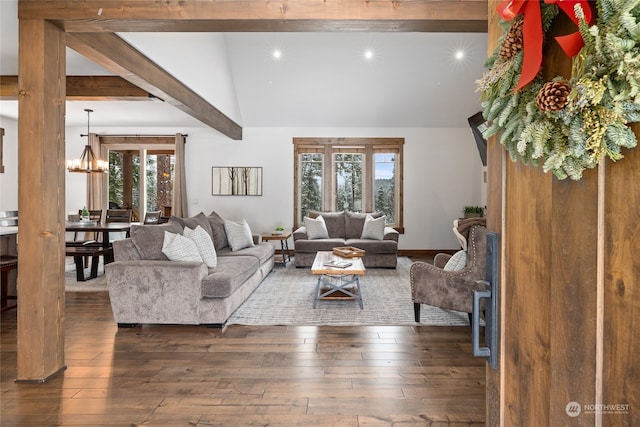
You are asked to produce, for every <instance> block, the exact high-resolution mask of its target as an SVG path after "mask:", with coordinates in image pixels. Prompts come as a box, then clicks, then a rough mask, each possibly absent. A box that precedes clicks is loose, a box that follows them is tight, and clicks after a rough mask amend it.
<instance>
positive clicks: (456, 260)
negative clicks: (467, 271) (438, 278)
mask: <svg viewBox="0 0 640 427" xmlns="http://www.w3.org/2000/svg"><path fill="white" fill-rule="evenodd" d="M466 266H467V253H466V252H465V251H458V252H456V253H455V254H453V256H452V257H451V258H449V261H447V263H446V264H445V266H444V267H443V268H442V269H443V270H444V271H460V270H462V269H463V268H465V267H466Z"/></svg>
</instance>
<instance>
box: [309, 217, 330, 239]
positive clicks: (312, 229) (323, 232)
mask: <svg viewBox="0 0 640 427" xmlns="http://www.w3.org/2000/svg"><path fill="white" fill-rule="evenodd" d="M304 226H305V228H306V229H307V237H308V238H309V240H314V239H328V238H329V232H328V231H327V224H325V222H324V218H322V215H320V216H318V217H316V218H310V217H308V216H305V217H304Z"/></svg>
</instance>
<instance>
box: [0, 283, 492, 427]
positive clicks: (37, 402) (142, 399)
mask: <svg viewBox="0 0 640 427" xmlns="http://www.w3.org/2000/svg"><path fill="white" fill-rule="evenodd" d="M66 295H67V300H66V317H65V328H66V339H65V343H66V344H65V347H66V350H65V359H66V364H67V369H66V370H65V371H64V372H63V373H62V374H60V375H59V376H57V377H54V378H53V379H51V380H50V381H48V382H46V383H44V384H23V383H16V382H15V381H14V380H15V377H16V357H17V355H16V311H15V310H11V311H7V312H4V313H2V315H1V320H2V325H1V336H0V344H1V359H0V361H1V363H2V365H1V369H0V379H1V389H0V391H1V394H0V400H1V413H0V420H1V425H2V426H58V425H65V426H66V425H76V426H77V425H84V426H107V425H120V426H137V425H150V426H158V425H161V426H163V425H164V426H166V425H172V426H173V425H175V426H255V425H261V426H267V425H269V426H305V427H309V426H358V427H369V426H376V427H377V426H405V425H421V426H445V425H449V426H482V425H484V419H485V379H484V378H485V374H484V362H483V361H482V360H480V359H477V358H474V357H472V356H471V344H470V331H469V328H467V327H413V326H403V327H394V326H385V327H379V326H376V327H373V326H371V327H328V326H326V327H288V326H272V327H246V326H237V325H236V326H229V327H227V328H226V329H224V330H221V329H212V328H206V327H201V326H143V327H137V328H133V329H120V330H118V329H117V327H116V325H115V324H114V322H113V317H112V314H111V308H110V305H109V300H108V295H107V294H106V293H98V292H95V293H67V294H66Z"/></svg>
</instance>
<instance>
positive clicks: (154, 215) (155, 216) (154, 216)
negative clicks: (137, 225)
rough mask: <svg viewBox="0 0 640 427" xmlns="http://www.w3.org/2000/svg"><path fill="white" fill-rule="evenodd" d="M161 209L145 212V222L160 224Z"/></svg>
mask: <svg viewBox="0 0 640 427" xmlns="http://www.w3.org/2000/svg"><path fill="white" fill-rule="evenodd" d="M160 214H161V211H154V212H147V213H145V214H144V223H145V224H158V223H159V222H160Z"/></svg>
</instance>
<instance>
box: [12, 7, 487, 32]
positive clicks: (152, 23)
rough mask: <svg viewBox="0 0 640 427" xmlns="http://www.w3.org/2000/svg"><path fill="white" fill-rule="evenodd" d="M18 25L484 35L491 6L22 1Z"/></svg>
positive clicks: (82, 28)
mask: <svg viewBox="0 0 640 427" xmlns="http://www.w3.org/2000/svg"><path fill="white" fill-rule="evenodd" d="M18 17H19V18H20V19H46V20H50V21H54V22H56V23H57V25H59V26H60V27H61V28H63V29H64V30H65V31H66V32H125V31H136V32H139V31H175V32H178V31H186V32H189V31H199V32H221V31H223V32H233V31H242V32H251V31H283V32H285V31H307V32H313V31H431V32H487V20H488V3H487V0H458V1H452V0H418V1H415V0H394V1H389V0H324V1H318V0H296V1H288V0H274V1H264V0H244V1H231V0H212V1H196V0H191V1H178V0H166V1H162V2H159V1H157V0H121V1H117V2H116V1H112V2H92V1H71V0H60V1H54V2H52V1H49V0H21V1H20V3H19V8H18Z"/></svg>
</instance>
